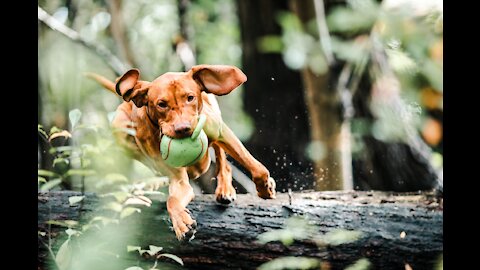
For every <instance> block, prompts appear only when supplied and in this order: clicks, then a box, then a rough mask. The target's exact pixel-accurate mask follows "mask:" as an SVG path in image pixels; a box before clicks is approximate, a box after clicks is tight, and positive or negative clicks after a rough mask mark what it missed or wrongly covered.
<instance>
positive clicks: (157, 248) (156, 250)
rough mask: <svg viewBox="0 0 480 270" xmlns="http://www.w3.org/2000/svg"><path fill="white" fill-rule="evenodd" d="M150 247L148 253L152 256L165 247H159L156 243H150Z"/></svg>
mask: <svg viewBox="0 0 480 270" xmlns="http://www.w3.org/2000/svg"><path fill="white" fill-rule="evenodd" d="M148 247H149V248H150V250H149V251H147V252H148V254H150V256H154V255H155V254H157V253H158V252H160V251H161V250H162V249H163V247H157V246H154V245H150V246H148Z"/></svg>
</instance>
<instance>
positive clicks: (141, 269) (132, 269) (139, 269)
mask: <svg viewBox="0 0 480 270" xmlns="http://www.w3.org/2000/svg"><path fill="white" fill-rule="evenodd" d="M125 270H144V269H143V268H141V267H138V266H131V267H128V268H125Z"/></svg>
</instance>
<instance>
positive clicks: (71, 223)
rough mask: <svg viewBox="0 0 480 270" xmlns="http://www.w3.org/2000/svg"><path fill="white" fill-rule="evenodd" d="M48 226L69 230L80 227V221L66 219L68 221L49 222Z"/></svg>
mask: <svg viewBox="0 0 480 270" xmlns="http://www.w3.org/2000/svg"><path fill="white" fill-rule="evenodd" d="M46 223H47V224H52V225H58V226H62V227H68V228H72V227H75V226H77V225H78V221H76V220H70V219H66V220H49V221H47V222H46Z"/></svg>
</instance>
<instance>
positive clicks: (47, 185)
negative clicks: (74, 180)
mask: <svg viewBox="0 0 480 270" xmlns="http://www.w3.org/2000/svg"><path fill="white" fill-rule="evenodd" d="M60 183H62V179H60V178H56V179H53V180H50V181H48V182H47V183H45V184H43V185H42V186H41V187H40V191H49V190H50V189H52V188H54V187H56V186H58V185H59V184H60Z"/></svg>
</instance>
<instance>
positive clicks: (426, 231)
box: [38, 191, 443, 269]
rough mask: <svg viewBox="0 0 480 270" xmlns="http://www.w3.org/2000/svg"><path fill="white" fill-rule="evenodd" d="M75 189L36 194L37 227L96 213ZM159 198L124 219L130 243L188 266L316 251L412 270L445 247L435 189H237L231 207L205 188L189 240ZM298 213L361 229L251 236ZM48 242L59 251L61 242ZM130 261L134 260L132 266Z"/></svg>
mask: <svg viewBox="0 0 480 270" xmlns="http://www.w3.org/2000/svg"><path fill="white" fill-rule="evenodd" d="M74 195H77V196H78V195H80V193H78V192H70V191H62V192H48V193H41V192H40V193H38V227H39V230H40V231H46V230H47V227H48V226H47V225H46V224H45V222H46V221H48V220H77V221H80V224H84V223H86V222H87V221H88V219H89V218H91V217H92V216H94V215H97V214H98V211H99V210H97V209H99V206H100V201H101V200H100V199H99V198H98V197H97V196H96V195H95V194H86V198H85V199H84V201H83V205H82V206H70V205H69V201H68V198H69V197H70V196H74ZM163 200H164V199H160V200H154V203H153V205H152V206H151V207H149V208H143V209H142V213H141V214H137V215H136V216H135V217H132V218H127V219H124V220H123V221H121V222H122V224H123V223H129V224H136V226H139V227H137V228H139V229H136V230H129V231H128V233H129V234H131V235H132V236H133V238H134V239H136V241H134V242H129V244H130V245H131V244H132V243H136V245H142V246H148V245H149V244H153V243H155V245H160V246H162V247H163V248H164V249H163V251H162V252H168V253H172V254H175V255H177V256H179V257H181V258H182V259H183V262H184V263H185V268H188V269H256V268H257V267H258V266H259V265H261V264H262V263H264V262H267V261H270V260H271V259H274V258H277V257H282V256H307V257H315V258H319V259H321V260H322V262H323V263H324V264H328V265H329V266H330V268H329V269H344V268H345V267H347V266H348V265H351V264H352V263H354V262H355V261H357V260H358V259H360V258H367V259H368V260H369V261H370V263H371V264H372V269H405V264H408V265H410V267H411V268H413V269H433V267H434V265H435V264H436V262H437V259H438V258H439V256H440V255H441V254H442V252H443V227H442V223H443V201H442V199H440V198H437V197H435V196H434V195H433V194H432V193H404V194H394V193H384V192H353V191H352V192H345V191H342V192H340V191H337V192H305V193H294V194H292V196H291V197H289V195H288V194H278V198H277V199H276V200H262V199H260V198H258V197H256V196H252V195H237V200H236V201H235V202H234V204H233V205H231V206H221V205H218V204H217V203H215V200H214V196H213V195H202V196H198V197H197V198H196V199H195V200H194V201H193V202H192V203H190V204H189V206H188V209H189V210H190V211H191V213H192V216H193V217H194V218H195V219H196V221H197V223H198V232H197V233H196V235H195V236H196V237H195V239H193V240H192V241H190V242H187V243H179V242H178V241H177V240H176V238H175V236H174V233H173V232H171V231H168V222H167V220H168V218H166V217H167V212H166V206H165V202H164V201H163ZM298 215H299V216H305V217H307V218H308V220H309V221H310V223H311V224H315V225H316V226H317V228H318V233H320V234H323V233H326V232H329V231H331V230H333V229H339V228H340V229H347V230H356V231H360V232H361V233H362V236H361V238H360V239H359V240H357V241H355V242H352V243H348V244H341V245H337V246H326V247H320V248H319V247H317V246H316V245H315V244H314V243H313V242H312V241H311V240H301V241H296V242H295V243H294V244H293V245H291V246H288V247H285V246H283V245H282V244H281V243H279V242H270V243H268V244H265V245H263V244H259V243H258V242H256V239H257V237H258V235H259V234H261V233H263V232H267V231H270V230H274V229H280V228H282V227H283V225H284V222H285V221H286V219H288V218H289V217H292V216H298ZM60 229H61V228H58V227H52V232H51V235H52V237H54V236H55V235H57V237H58V235H60V234H59V233H58V232H59V231H60ZM64 229H65V228H63V230H64ZM402 232H404V233H402ZM402 235H403V237H402ZM53 242H54V245H53V250H54V252H56V250H57V249H58V246H59V245H60V244H61V243H62V241H55V239H54V241H53ZM122 248H123V250H125V249H126V247H122ZM46 256H48V255H47V251H46V249H45V248H44V247H43V246H42V245H40V244H39V258H38V260H39V262H40V265H45V263H46ZM134 261H135V260H134V259H131V262H130V266H131V265H132V262H134ZM126 265H128V264H126ZM104 269H107V268H104Z"/></svg>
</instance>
